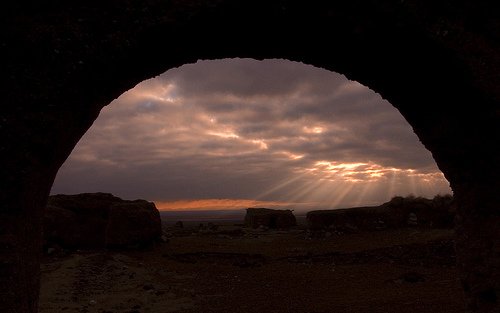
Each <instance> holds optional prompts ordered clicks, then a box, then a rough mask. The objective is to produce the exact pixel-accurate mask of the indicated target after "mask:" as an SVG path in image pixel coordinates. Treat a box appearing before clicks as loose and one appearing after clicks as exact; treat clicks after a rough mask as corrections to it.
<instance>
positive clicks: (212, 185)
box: [52, 59, 451, 210]
mask: <svg viewBox="0 0 500 313" xmlns="http://www.w3.org/2000/svg"><path fill="white" fill-rule="evenodd" d="M82 192H110V193H113V194H114V195H116V196H119V197H121V198H124V199H137V198H141V199H146V200H149V201H154V202H155V203H156V205H157V207H158V208H159V209H163V210H203V209H204V210H208V209H213V210H215V209H240V208H246V207H271V208H291V209H295V210H312V209H333V208H340V207H352V206H365V205H377V204H381V203H383V202H385V201H388V200H389V199H390V198H392V197H393V196H395V195H401V196H406V195H410V194H411V195H415V196H425V197H432V196H434V195H436V194H447V193H451V190H450V188H449V183H448V181H446V179H445V178H444V176H443V174H442V173H441V172H440V171H439V169H438V168H437V166H436V163H435V161H434V160H433V159H432V156H431V154H430V152H429V151H427V150H426V149H425V148H424V147H423V145H422V144H421V143H420V141H419V139H418V137H417V136H416V135H415V134H414V133H413V130H412V128H411V126H410V125H409V124H408V123H407V122H406V121H405V119H404V118H403V117H402V116H401V114H400V113H399V112H398V111H397V110H396V109H395V108H394V107H393V106H392V105H391V104H390V103H389V102H387V101H385V100H383V99H382V98H381V96H380V95H379V94H377V93H375V92H374V91H372V90H370V89H369V88H367V87H365V86H363V85H361V84H359V83H357V82H354V81H350V80H348V79H347V78H346V77H345V76H343V75H340V74H337V73H334V72H330V71H327V70H324V69H320V68H316V67H313V66H310V65H305V64H302V63H297V62H291V61H287V60H277V59H273V60H264V61H257V60H252V59H225V60H212V61H198V62H197V63H195V64H188V65H184V66H181V67H179V68H175V69H172V70H169V71H167V72H165V73H164V74H162V75H160V76H158V77H155V78H152V79H150V80H146V81H144V82H142V83H140V84H138V85H137V86H136V87H135V88H133V89H131V90H129V91H127V92H125V93H124V94H122V95H121V96H120V97H119V98H118V99H116V100H114V101H113V102H112V103H111V104H109V105H108V106H106V107H105V108H104V109H103V110H102V111H101V114H100V116H99V118H98V119H97V120H96V121H95V123H94V125H93V126H92V127H91V129H90V130H89V131H88V132H87V133H86V134H85V136H84V137H83V138H82V139H81V140H80V142H79V143H78V145H77V146H76V147H75V149H74V151H73V152H72V154H71V156H70V157H69V158H68V160H67V161H66V163H65V164H64V165H63V166H62V168H61V169H60V171H59V173H58V176H57V178H56V181H55V183H54V186H53V188H52V194H58V193H65V194H75V193H82Z"/></svg>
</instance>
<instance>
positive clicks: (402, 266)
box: [40, 222, 464, 313]
mask: <svg viewBox="0 0 500 313" xmlns="http://www.w3.org/2000/svg"><path fill="white" fill-rule="evenodd" d="M215 224H216V225H210V227H207V226H208V225H207V223H204V224H203V227H201V228H200V227H199V225H198V224H197V223H191V224H189V223H188V224H186V223H185V224H184V227H183V228H180V227H175V226H172V225H164V227H163V232H164V239H165V238H168V239H167V240H165V241H166V242H162V243H158V244H155V245H153V246H150V247H145V248H141V249H134V250H100V251H81V250H75V251H55V252H54V251H51V254H49V255H45V256H44V260H43V264H42V287H41V299H40V312H41V313H52V312H54V313H55V312H68V313H73V312H81V313H84V312H85V313H91V312H96V313H146V312H151V313H163V312H178V313H194V312H196V313H198V312H206V313H209V312H242V313H250V312H273V313H278V312H300V313H301V312H304V313H347V312H353V313H354V312H356V313H358V312H359V313H365V312H366V313H368V312H369V313H391V312H404V313H417V312H419V313H423V312H425V313H429V312H439V313H447V312H450V313H451V312H453V313H457V312H458V313H459V312H464V309H463V308H464V299H463V295H462V291H461V288H460V283H459V280H458V278H457V273H456V266H455V257H454V253H453V241H452V235H453V232H452V231H451V230H446V229H416V228H405V229H396V230H394V229H393V230H381V231H375V232H364V233H353V234H342V233H329V232H320V233H310V232H308V231H307V229H306V227H305V226H304V225H300V226H297V227H295V228H292V229H290V230H268V229H264V228H259V229H248V228H244V227H243V226H242V225H239V224H234V223H229V222H224V223H220V224H218V225H217V223H215Z"/></svg>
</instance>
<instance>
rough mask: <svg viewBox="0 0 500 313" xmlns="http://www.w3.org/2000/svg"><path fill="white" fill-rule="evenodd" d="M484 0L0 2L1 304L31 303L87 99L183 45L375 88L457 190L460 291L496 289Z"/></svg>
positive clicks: (163, 62)
mask: <svg viewBox="0 0 500 313" xmlns="http://www.w3.org/2000/svg"><path fill="white" fill-rule="evenodd" d="M496 6H497V5H492V4H487V1H484V2H483V1H476V0H460V1H423V0H422V1H417V0H389V1H381V0H370V1H366V0H364V1H362V0H352V1H319V0H318V1H311V0H309V1H299V0H274V1H271V0H267V1H264V0H251V1H250V0H243V1H230V0H215V1H214V0H173V1H159V0H144V1H135V0H120V1H117V0H110V1H106V2H105V1H93V0H87V1H59V0H53V1H45V2H39V3H36V4H33V3H31V1H22V0H21V1H16V2H12V3H11V2H9V3H7V4H5V5H4V7H3V8H2V12H1V13H0V17H1V19H0V20H1V23H2V24H1V25H2V27H1V28H0V32H1V35H0V36H1V37H0V38H1V41H0V46H1V49H2V55H3V56H2V59H1V69H2V71H1V73H2V77H1V84H0V86H2V87H1V88H2V90H1V91H2V92H1V95H2V96H3V103H2V106H1V109H0V161H1V165H2V169H1V175H0V182H1V185H0V187H1V191H0V203H1V211H0V250H1V252H0V253H1V255H0V310H1V311H2V312H36V311H37V301H38V300H37V299H38V289H39V250H40V249H39V246H40V233H41V229H40V218H41V214H42V208H43V207H44V205H45V202H46V199H47V196H48V193H49V191H50V187H51V184H52V182H53V180H54V177H55V175H56V173H57V170H58V168H59V167H60V166H61V164H62V163H63V162H64V160H65V159H66V158H67V157H68V155H69V154H70V152H71V150H72V149H73V147H74V146H75V145H76V143H77V142H78V140H79V139H80V138H81V136H82V135H83V134H84V133H85V131H86V130H87V129H88V128H89V127H90V126H91V125H92V122H93V121H94V120H95V118H96V117H97V115H98V114H99V111H100V109H101V108H102V107H103V106H105V105H106V104H108V103H109V102H110V101H111V100H113V99H114V98H116V97H118V96H119V95H120V94H121V93H123V92H124V91H126V90H127V89H129V88H131V87H133V86H134V85H135V84H137V83H138V82H140V81H142V80H144V79H146V78H150V77H152V76H155V75H158V74H160V73H162V72H164V71H166V70H167V69H169V68H172V67H176V66H180V65H182V64H185V63H190V62H194V61H196V60H197V59H215V58H227V57H251V58H254V59H264V58H286V59H289V60H295V61H301V62H304V63H308V64H312V65H314V66H317V67H322V68H325V69H328V70H332V71H335V72H339V73H342V74H345V75H346V76H347V77H348V78H350V79H353V80H357V81H359V82H360V83H362V84H364V85H366V86H368V87H370V88H372V89H373V90H375V91H377V92H378V93H380V94H381V95H382V96H383V97H385V98H386V99H388V100H389V101H390V102H391V103H392V104H393V105H394V106H395V107H396V108H397V109H398V110H399V111H400V112H401V114H402V115H403V116H404V117H405V118H406V119H407V121H408V122H409V123H410V124H411V125H412V127H413V129H414V131H415V133H416V134H417V135H418V137H419V138H420V140H421V141H422V142H423V144H424V145H425V146H426V147H427V148H428V149H429V150H430V151H431V152H432V154H433V157H434V159H435V160H436V163H437V164H438V166H439V168H440V169H441V170H442V171H443V173H444V174H445V176H446V178H447V179H448V181H450V183H451V187H452V189H453V191H454V194H455V197H456V199H457V203H458V223H457V236H456V242H457V254H458V262H459V267H460V272H461V279H462V282H463V287H464V291H465V293H466V295H467V299H468V307H469V310H470V311H473V312H498V311H499V310H500V304H499V301H500V299H498V297H499V296H500V269H499V267H500V216H499V212H500V210H499V209H498V205H499V203H500V193H499V192H498V190H499V187H500V183H499V181H498V177H499V175H498V174H499V170H498V165H497V162H498V161H499V160H500V153H499V152H497V150H498V149H496V148H497V146H498V143H499V142H500V140H499V139H500V113H499V109H498V108H499V106H498V103H499V100H500V87H499V86H500V77H499V73H500V66H499V64H500V49H499V39H500V31H499V29H500V27H499V23H500V16H499V15H500V14H499V12H500V11H499V10H498V7H496Z"/></svg>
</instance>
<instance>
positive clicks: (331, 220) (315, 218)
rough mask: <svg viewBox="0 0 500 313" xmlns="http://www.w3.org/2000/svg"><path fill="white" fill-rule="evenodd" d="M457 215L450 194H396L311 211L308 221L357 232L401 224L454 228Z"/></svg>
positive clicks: (314, 226) (315, 225)
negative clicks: (361, 203) (385, 198)
mask: <svg viewBox="0 0 500 313" xmlns="http://www.w3.org/2000/svg"><path fill="white" fill-rule="evenodd" d="M454 216H455V209H454V204H453V198H452V197H451V196H436V197H434V199H432V200H430V199H425V198H415V197H406V198H403V197H394V198H392V199H391V201H389V202H386V203H384V204H382V205H380V206H374V207H361V208H350V209H339V210H321V211H311V212H309V213H308V214H307V222H308V226H309V228H310V229H311V230H324V229H331V230H334V231H339V232H357V231H374V230H380V229H388V228H402V227H425V228H433V227H435V228H451V227H453V219H454Z"/></svg>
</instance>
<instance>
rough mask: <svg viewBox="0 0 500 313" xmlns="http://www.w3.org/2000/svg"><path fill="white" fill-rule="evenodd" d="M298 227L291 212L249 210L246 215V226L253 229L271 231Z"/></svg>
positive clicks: (260, 209) (263, 209) (261, 209)
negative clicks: (263, 228)
mask: <svg viewBox="0 0 500 313" xmlns="http://www.w3.org/2000/svg"><path fill="white" fill-rule="evenodd" d="M296 225H297V221H296V219H295V215H293V213H292V211H291V210H273V209H265V208H249V209H247V214H246V215H245V226H246V227H251V228H258V227H261V226H262V227H267V228H271V229H288V228H290V227H293V226H296Z"/></svg>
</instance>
